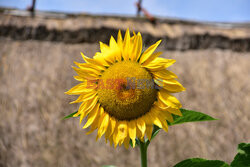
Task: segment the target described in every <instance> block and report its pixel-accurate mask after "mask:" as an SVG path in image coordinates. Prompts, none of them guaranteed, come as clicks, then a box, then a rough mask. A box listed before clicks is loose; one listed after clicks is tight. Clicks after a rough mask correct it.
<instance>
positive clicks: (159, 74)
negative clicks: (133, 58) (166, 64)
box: [152, 69, 177, 80]
mask: <svg viewBox="0 0 250 167" xmlns="http://www.w3.org/2000/svg"><path fill="white" fill-rule="evenodd" d="M152 74H153V75H154V77H155V78H156V79H162V80H166V79H173V78H177V75H175V74H174V73H173V72H171V71H169V70H166V69H164V70H161V71H155V72H152Z"/></svg>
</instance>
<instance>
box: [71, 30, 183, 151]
mask: <svg viewBox="0 0 250 167" xmlns="http://www.w3.org/2000/svg"><path fill="white" fill-rule="evenodd" d="M160 42H161V41H158V42H156V43H155V44H153V45H152V46H150V47H149V48H148V49H146V50H145V51H144V52H142V37H141V34H140V33H138V34H135V33H133V36H132V37H131V36H130V32H129V30H128V29H127V31H126V33H125V37H124V39H123V38H122V35H121V32H120V31H119V32H118V36H117V41H116V40H115V39H114V38H113V37H111V38H110V42H109V45H106V44H104V43H102V42H100V50H101V51H100V52H97V53H96V54H95V56H94V57H93V58H88V57H87V56H85V55H84V54H83V53H82V56H83V59H84V60H85V63H76V62H75V64H76V65H77V66H78V68H76V67H73V68H74V70H75V71H76V73H77V74H78V75H77V76H75V79H76V80H78V81H80V83H79V84H78V85H76V86H75V87H73V88H71V89H70V90H69V91H67V92H66V93H67V94H70V95H79V97H78V99H77V100H75V101H73V102H72V103H81V105H80V106H79V109H78V112H77V113H76V114H75V115H74V116H80V123H81V122H82V120H83V118H85V117H87V122H86V123H85V125H84V126H83V128H88V127H89V126H90V131H89V132H88V134H89V133H91V132H93V131H94V130H96V129H97V139H99V138H100V137H101V136H103V135H105V139H106V141H107V140H109V141H110V144H111V145H114V146H115V147H116V146H117V145H121V144H124V145H125V147H126V148H128V147H129V141H130V140H131V141H132V143H133V146H135V139H136V138H139V139H140V140H142V141H143V140H144V138H145V137H146V136H147V138H148V139H149V140H150V139H151V133H152V129H153V125H156V126H158V127H160V128H163V129H164V130H165V131H168V125H167V121H169V122H172V121H173V117H172V114H175V115H181V112H180V110H179V108H180V107H181V104H180V102H179V101H178V100H177V99H176V98H175V97H174V96H173V95H172V93H176V92H180V91H183V90H185V88H184V87H183V86H182V85H181V84H180V83H179V82H178V81H177V80H176V78H177V76H176V75H175V74H174V73H173V72H171V71H169V70H167V69H166V68H167V67H169V66H170V65H172V64H173V63H174V62H175V60H172V59H164V58H160V57H158V56H159V55H161V52H155V50H156V48H157V47H158V45H159V44H160Z"/></svg>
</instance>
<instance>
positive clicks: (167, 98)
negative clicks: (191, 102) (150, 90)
mask: <svg viewBox="0 0 250 167" xmlns="http://www.w3.org/2000/svg"><path fill="white" fill-rule="evenodd" d="M158 98H159V99H160V101H161V102H162V103H164V104H165V105H167V106H169V107H173V108H181V103H180V102H179V100H178V99H177V98H176V97H174V96H173V95H170V94H169V93H168V91H166V90H164V89H161V90H160V91H158Z"/></svg>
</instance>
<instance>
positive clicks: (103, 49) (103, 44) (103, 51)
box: [100, 42, 109, 53]
mask: <svg viewBox="0 0 250 167" xmlns="http://www.w3.org/2000/svg"><path fill="white" fill-rule="evenodd" d="M100 50H101V52H102V53H105V52H106V51H108V50H109V46H108V45H106V44H105V43H102V42H100Z"/></svg>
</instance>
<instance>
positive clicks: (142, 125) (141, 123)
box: [137, 118, 146, 136]
mask: <svg viewBox="0 0 250 167" xmlns="http://www.w3.org/2000/svg"><path fill="white" fill-rule="evenodd" d="M137 127H138V128H139V130H140V131H141V134H142V136H144V135H145V131H146V124H145V122H144V120H142V119H140V118H139V119H137Z"/></svg>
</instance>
